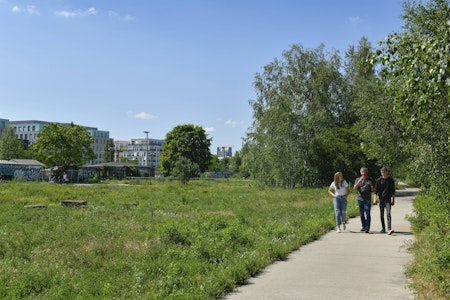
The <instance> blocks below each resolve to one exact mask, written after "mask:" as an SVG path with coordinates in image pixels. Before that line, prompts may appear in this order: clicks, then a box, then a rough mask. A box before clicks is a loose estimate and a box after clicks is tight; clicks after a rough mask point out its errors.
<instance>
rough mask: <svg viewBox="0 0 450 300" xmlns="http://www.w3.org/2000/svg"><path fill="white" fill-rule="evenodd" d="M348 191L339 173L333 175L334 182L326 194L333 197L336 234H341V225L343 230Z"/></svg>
mask: <svg viewBox="0 0 450 300" xmlns="http://www.w3.org/2000/svg"><path fill="white" fill-rule="evenodd" d="M349 191H350V188H349V186H348V183H347V181H346V180H345V179H344V175H342V173H341V172H337V173H336V174H334V180H333V182H332V183H331V184H330V187H329V188H328V194H330V195H331V196H332V197H333V205H334V212H335V215H336V232H338V233H340V232H341V224H342V225H343V228H344V230H345V229H346V228H345V221H346V217H347V196H348V193H349Z"/></svg>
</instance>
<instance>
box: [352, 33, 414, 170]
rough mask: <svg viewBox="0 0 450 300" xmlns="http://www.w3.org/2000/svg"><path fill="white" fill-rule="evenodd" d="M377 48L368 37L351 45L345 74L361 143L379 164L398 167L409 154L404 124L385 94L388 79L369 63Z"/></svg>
mask: <svg viewBox="0 0 450 300" xmlns="http://www.w3.org/2000/svg"><path fill="white" fill-rule="evenodd" d="M373 54H374V51H373V49H372V46H371V44H370V42H369V41H368V40H367V38H362V39H361V40H360V42H359V44H358V46H357V47H356V48H355V47H354V46H351V47H349V49H348V51H347V53H346V57H347V65H346V75H347V81H348V82H349V83H350V88H351V94H352V103H351V107H352V111H353V112H354V113H355V115H356V116H357V120H356V122H355V123H354V124H353V127H354V131H355V134H357V135H358V140H359V142H358V145H360V146H361V150H362V151H363V153H364V154H365V156H366V157H367V159H368V160H371V161H373V162H375V163H376V164H377V165H378V166H383V165H387V166H390V167H391V168H393V169H397V168H399V167H400V166H401V165H402V164H404V161H405V160H406V158H407V155H408V153H407V152H406V151H405V150H406V149H405V147H404V144H405V142H404V137H403V131H404V130H403V127H402V126H401V124H400V122H399V120H398V118H397V116H396V113H395V110H394V105H393V104H392V103H393V101H392V99H391V98H390V97H389V96H388V95H386V93H385V90H386V86H385V85H386V83H385V82H384V81H382V80H381V79H380V78H379V77H377V76H376V73H375V67H374V65H373V64H372V63H370V58H371V57H372V56H373Z"/></svg>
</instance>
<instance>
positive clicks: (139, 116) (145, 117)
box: [134, 112, 157, 120]
mask: <svg viewBox="0 0 450 300" xmlns="http://www.w3.org/2000/svg"><path fill="white" fill-rule="evenodd" d="M134 117H135V118H136V119H142V120H150V119H155V118H157V117H156V116H154V115H151V114H148V113H146V112H140V113H138V114H135V115H134Z"/></svg>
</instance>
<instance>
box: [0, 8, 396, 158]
mask: <svg viewBox="0 0 450 300" xmlns="http://www.w3.org/2000/svg"><path fill="white" fill-rule="evenodd" d="M402 12H403V10H402V1H400V0H377V1H374V0H314V1H309V0H308V1H306V0H305V1H302V0H129V1H119V0H115V1H113V0H102V1H95V0H92V1H84V0H71V1H69V0H65V1H63V0H39V1H31V0H28V1H27V0H25V1H22V0H17V1H15V0H0V118H2V119H9V120H11V121H19V120H40V121H49V122H61V123H70V122H74V123H75V124H78V125H83V126H89V127H96V128H98V129H99V130H106V131H109V133H110V137H111V138H113V139H115V140H125V141H126V140H128V141H129V140H131V139H133V138H145V137H146V134H145V133H144V131H149V138H155V139H164V138H165V136H166V134H167V133H168V132H169V131H171V130H172V129H173V128H174V127H175V126H177V125H183V124H193V125H195V126H201V127H203V129H204V130H205V131H206V132H207V134H208V137H210V138H212V142H211V150H212V152H213V153H215V151H216V148H217V147H223V146H233V150H239V149H241V148H242V139H243V138H244V137H245V136H246V132H248V129H249V127H250V126H251V125H252V121H253V116H252V113H253V111H252V109H251V107H250V105H249V100H252V99H256V93H255V89H254V87H253V82H254V78H255V75H256V74H258V73H262V72H263V67H264V66H265V65H267V64H269V63H271V62H272V61H273V60H274V59H276V58H281V56H282V53H283V51H285V50H289V49H290V47H291V46H292V45H294V44H298V45H301V46H302V47H304V48H305V49H315V48H317V47H318V46H319V45H320V44H324V45H325V49H326V50H327V51H328V50H330V51H331V50H338V51H340V53H341V55H342V56H344V54H345V51H346V50H347V49H348V47H349V46H351V45H357V44H358V42H359V40H360V39H361V38H362V37H363V36H365V37H367V38H368V39H369V41H370V42H371V43H372V45H373V46H374V47H376V46H377V42H378V41H380V40H383V39H384V38H385V37H386V35H388V34H390V33H393V32H398V31H400V30H401V29H402V25H403V21H402V19H401V14H402Z"/></svg>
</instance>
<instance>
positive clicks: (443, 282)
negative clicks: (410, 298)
mask: <svg viewBox="0 0 450 300" xmlns="http://www.w3.org/2000/svg"><path fill="white" fill-rule="evenodd" d="M414 209H415V211H416V214H415V215H414V216H410V217H409V220H410V221H411V224H412V228H413V232H414V236H415V239H416V241H415V243H414V244H413V245H412V247H411V248H410V251H411V252H412V253H413V254H414V263H413V264H411V265H409V266H408V268H407V271H406V274H407V276H408V277H409V278H411V279H412V280H411V281H410V285H411V286H412V288H413V289H414V290H415V291H416V293H417V295H418V298H419V299H449V298H450V223H449V215H450V210H449V208H448V207H446V205H445V204H444V203H442V201H438V200H437V199H436V198H434V197H430V196H426V195H421V196H419V197H417V198H416V199H415V201H414Z"/></svg>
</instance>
